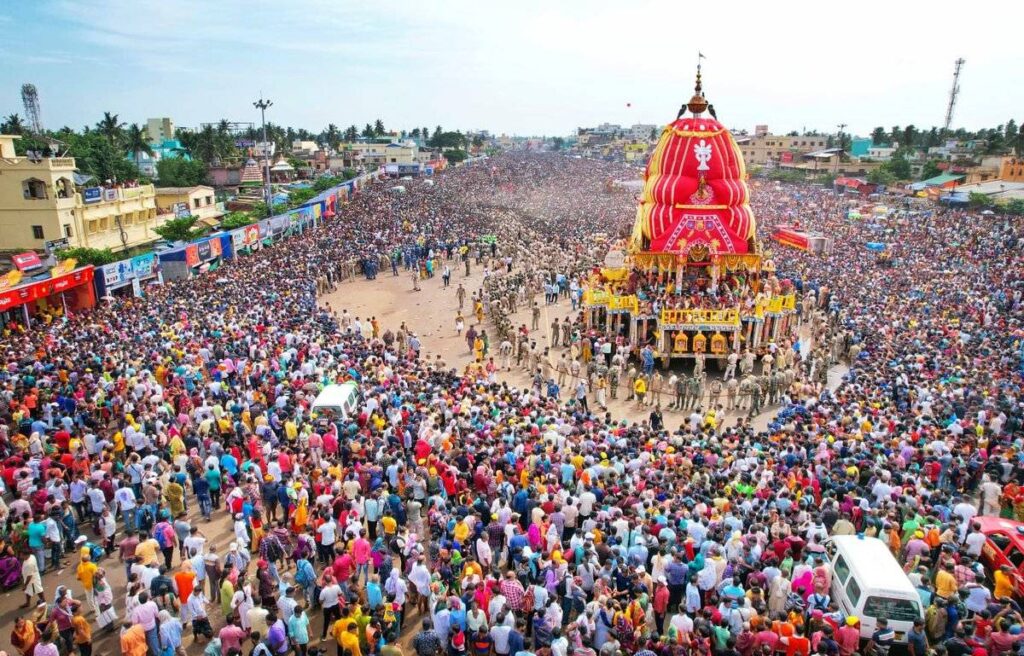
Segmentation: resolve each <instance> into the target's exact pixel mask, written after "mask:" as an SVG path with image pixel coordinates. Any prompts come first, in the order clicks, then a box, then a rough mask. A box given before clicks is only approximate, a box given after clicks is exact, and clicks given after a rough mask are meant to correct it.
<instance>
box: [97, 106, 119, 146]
mask: <svg viewBox="0 0 1024 656" xmlns="http://www.w3.org/2000/svg"><path fill="white" fill-rule="evenodd" d="M96 129H97V130H99V131H100V132H102V133H103V136H105V137H106V138H107V141H109V142H110V145H111V146H113V145H115V144H116V143H117V142H118V141H120V139H121V136H122V135H121V132H122V131H123V130H124V123H121V122H120V121H118V117H117V114H111V113H110V112H103V119H102V120H101V121H100V122H99V123H97V124H96Z"/></svg>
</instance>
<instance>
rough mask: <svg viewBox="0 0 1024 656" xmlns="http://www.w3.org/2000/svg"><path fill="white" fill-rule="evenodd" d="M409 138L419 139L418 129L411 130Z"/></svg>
mask: <svg viewBox="0 0 1024 656" xmlns="http://www.w3.org/2000/svg"><path fill="white" fill-rule="evenodd" d="M409 136H410V137H412V138H413V139H419V138H420V129H419V128H413V129H412V132H410V133H409Z"/></svg>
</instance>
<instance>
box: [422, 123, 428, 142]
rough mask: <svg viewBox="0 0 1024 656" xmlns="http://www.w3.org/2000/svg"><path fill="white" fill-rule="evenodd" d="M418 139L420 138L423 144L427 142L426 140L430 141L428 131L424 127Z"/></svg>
mask: <svg viewBox="0 0 1024 656" xmlns="http://www.w3.org/2000/svg"><path fill="white" fill-rule="evenodd" d="M420 137H422V139H423V141H424V142H425V141H427V139H430V130H429V129H428V128H427V126H425V125H424V126H423V129H422V130H420Z"/></svg>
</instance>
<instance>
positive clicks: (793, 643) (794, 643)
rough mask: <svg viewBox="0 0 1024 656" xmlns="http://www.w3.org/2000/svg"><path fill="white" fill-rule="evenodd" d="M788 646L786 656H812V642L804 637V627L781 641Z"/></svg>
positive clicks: (799, 627)
mask: <svg viewBox="0 0 1024 656" xmlns="http://www.w3.org/2000/svg"><path fill="white" fill-rule="evenodd" d="M780 642H782V643H783V644H785V645H786V656H810V654H811V641H810V640H809V639H808V638H806V637H805V636H804V627H802V626H798V627H797V628H796V631H795V632H794V633H793V635H791V636H788V637H785V638H782V639H781V640H780Z"/></svg>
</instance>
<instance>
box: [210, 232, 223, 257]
mask: <svg viewBox="0 0 1024 656" xmlns="http://www.w3.org/2000/svg"><path fill="white" fill-rule="evenodd" d="M221 248H222V246H221V243H220V237H214V238H213V239H211V240H210V258H211V259H212V258H215V257H220V256H221V254H222V253H223V251H222V250H221Z"/></svg>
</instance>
